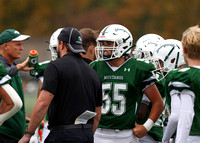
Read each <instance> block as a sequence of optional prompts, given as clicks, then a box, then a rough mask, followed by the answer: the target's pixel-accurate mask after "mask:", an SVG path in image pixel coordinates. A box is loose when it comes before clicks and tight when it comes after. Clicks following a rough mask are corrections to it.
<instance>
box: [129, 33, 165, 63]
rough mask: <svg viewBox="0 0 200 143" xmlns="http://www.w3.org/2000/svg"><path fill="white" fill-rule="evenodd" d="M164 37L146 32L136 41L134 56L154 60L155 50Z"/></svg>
mask: <svg viewBox="0 0 200 143" xmlns="http://www.w3.org/2000/svg"><path fill="white" fill-rule="evenodd" d="M162 41H164V39H163V38H162V37H161V36H160V35H157V34H145V35H143V36H142V37H140V38H139V39H138V40H137V42H136V47H135V49H134V51H133V52H132V55H133V57H134V58H139V59H146V60H150V61H151V60H152V58H153V54H154V50H155V48H156V47H159V46H160V45H161V43H162Z"/></svg>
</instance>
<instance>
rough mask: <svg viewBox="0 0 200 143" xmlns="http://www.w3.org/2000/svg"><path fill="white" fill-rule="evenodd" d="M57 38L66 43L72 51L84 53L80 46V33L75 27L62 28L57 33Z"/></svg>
mask: <svg viewBox="0 0 200 143" xmlns="http://www.w3.org/2000/svg"><path fill="white" fill-rule="evenodd" d="M58 40H60V41H63V42H64V43H66V44H67V46H68V47H69V48H70V50H71V51H72V52H73V53H84V54H85V53H86V52H85V50H84V49H83V46H82V36H81V33H80V32H79V31H78V30H77V29H76V28H72V27H65V28H63V29H62V31H61V32H60V34H59V35H58Z"/></svg>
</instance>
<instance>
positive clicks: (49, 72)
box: [42, 63, 58, 95]
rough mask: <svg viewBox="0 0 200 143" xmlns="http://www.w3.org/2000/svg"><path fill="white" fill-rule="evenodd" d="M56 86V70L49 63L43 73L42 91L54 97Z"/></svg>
mask: <svg viewBox="0 0 200 143" xmlns="http://www.w3.org/2000/svg"><path fill="white" fill-rule="evenodd" d="M57 85H58V70H57V68H56V66H55V65H54V64H52V63H49V64H48V65H47V67H46V69H45V71H44V82H43V87H42V90H46V91H48V92H50V93H52V94H53V95H55V91H56V89H57Z"/></svg>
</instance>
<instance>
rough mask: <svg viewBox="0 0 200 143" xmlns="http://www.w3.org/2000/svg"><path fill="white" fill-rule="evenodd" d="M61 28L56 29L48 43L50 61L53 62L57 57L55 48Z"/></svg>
mask: <svg viewBox="0 0 200 143" xmlns="http://www.w3.org/2000/svg"><path fill="white" fill-rule="evenodd" d="M62 29H63V28H59V29H57V30H56V31H55V32H54V33H53V34H52V35H51V38H50V42H49V50H50V51H51V60H52V61H55V60H56V59H57V57H58V55H57V52H56V48H57V45H58V39H57V38H58V35H59V34H60V32H61V30H62Z"/></svg>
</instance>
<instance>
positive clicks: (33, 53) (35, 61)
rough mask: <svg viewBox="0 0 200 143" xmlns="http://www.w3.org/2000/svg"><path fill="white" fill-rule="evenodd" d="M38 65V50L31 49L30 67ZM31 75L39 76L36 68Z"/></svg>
mask: <svg viewBox="0 0 200 143" xmlns="http://www.w3.org/2000/svg"><path fill="white" fill-rule="evenodd" d="M37 65H38V52H37V51H36V50H31V51H30V52H29V67H34V68H36V66H37ZM30 75H31V76H37V72H36V70H35V69H33V70H31V71H30Z"/></svg>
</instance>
